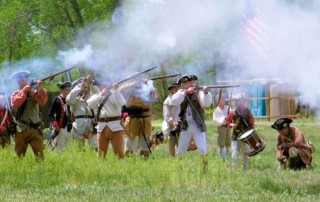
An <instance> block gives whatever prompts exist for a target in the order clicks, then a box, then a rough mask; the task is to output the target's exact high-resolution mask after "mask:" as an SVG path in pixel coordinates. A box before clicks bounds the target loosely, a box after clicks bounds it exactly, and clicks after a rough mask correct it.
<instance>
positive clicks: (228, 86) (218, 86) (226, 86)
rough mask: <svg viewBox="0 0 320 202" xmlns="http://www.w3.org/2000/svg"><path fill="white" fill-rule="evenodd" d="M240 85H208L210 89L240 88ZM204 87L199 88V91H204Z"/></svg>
mask: <svg viewBox="0 0 320 202" xmlns="http://www.w3.org/2000/svg"><path fill="white" fill-rule="evenodd" d="M239 86H240V84H233V85H207V86H206V87H208V88H235V87H239ZM203 87H204V86H197V87H196V88H198V89H203Z"/></svg>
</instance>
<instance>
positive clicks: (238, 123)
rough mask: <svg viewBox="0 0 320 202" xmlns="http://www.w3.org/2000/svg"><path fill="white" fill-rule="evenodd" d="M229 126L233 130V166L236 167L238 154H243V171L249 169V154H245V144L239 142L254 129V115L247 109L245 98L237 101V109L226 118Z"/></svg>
mask: <svg viewBox="0 0 320 202" xmlns="http://www.w3.org/2000/svg"><path fill="white" fill-rule="evenodd" d="M226 122H227V125H228V126H229V127H231V128H233V132H232V165H236V160H237V153H238V152H241V155H242V163H243V169H247V168H248V164H249V162H248V154H246V153H245V152H244V148H243V144H242V143H241V142H240V141H239V140H238V138H239V137H240V135H241V134H242V133H244V132H245V131H247V130H248V129H250V128H253V127H254V118H253V115H252V113H251V111H250V109H248V108H247V107H246V101H245V99H244V98H240V99H237V100H236V108H235V109H234V110H232V111H231V112H230V113H229V115H228V116H227V117H226Z"/></svg>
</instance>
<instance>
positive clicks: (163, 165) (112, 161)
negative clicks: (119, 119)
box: [0, 120, 320, 201]
mask: <svg viewBox="0 0 320 202" xmlns="http://www.w3.org/2000/svg"><path fill="white" fill-rule="evenodd" d="M310 123H312V124H310ZM314 123H315V121H312V120H295V122H294V124H295V125H297V126H298V127H299V128H300V129H301V130H302V131H303V133H304V134H305V136H306V138H307V139H308V140H311V141H312V142H314V143H317V142H319V140H320V137H319V136H318V131H319V129H318V127H319V126H317V125H315V124H314ZM271 124H272V122H268V121H265V120H260V121H257V126H256V129H257V131H258V133H260V134H261V136H262V138H263V140H264V141H265V142H266V144H267V146H266V148H265V150H264V151H262V152H261V153H259V154H258V155H256V156H254V157H250V158H249V160H250V168H249V169H248V170H243V169H242V168H241V158H239V159H238V165H237V166H236V167H232V166H231V162H230V160H226V161H223V160H222V159H219V158H218V156H217V146H216V136H217V134H216V127H215V126H213V125H212V123H211V122H210V121H208V132H207V137H208V159H209V169H208V172H207V173H203V172H202V163H201V158H200V156H199V154H198V153H197V152H188V153H187V154H186V155H185V156H184V157H183V158H182V159H171V158H169V157H168V155H167V148H168V145H167V144H161V145H158V146H157V147H156V148H155V150H153V154H152V156H151V157H150V158H149V159H147V160H145V159H143V158H140V157H138V156H133V157H130V158H126V159H125V161H120V160H118V159H117V158H116V157H115V156H114V155H113V151H112V149H111V150H110V149H109V151H108V155H107V159H106V160H102V159H98V158H97V155H96V152H95V151H93V150H91V149H89V148H86V150H85V151H81V150H79V149H78V148H77V146H76V144H75V143H72V144H71V145H70V146H69V147H68V148H66V149H65V150H63V151H62V152H57V151H55V152H51V151H50V150H48V149H46V151H45V160H44V162H42V163H37V162H36V161H35V159H34V157H33V154H32V151H31V148H30V147H29V148H28V152H27V155H26V156H25V157H24V158H22V159H15V158H14V157H13V146H11V147H10V148H7V149H5V150H1V151H0V159H1V161H0V176H1V177H0V187H1V189H0V201H48V200H50V201H222V200H224V201H288V200H290V201H317V200H319V193H320V176H319V166H318V158H319V155H318V152H317V151H316V153H314V154H313V166H312V168H309V169H307V170H303V171H296V172H294V171H290V170H286V171H276V168H277V166H278V163H277V160H276V156H275V155H276V149H275V145H276V134H275V132H276V131H274V130H272V129H271V128H270V125H271ZM154 125H155V131H156V130H157V129H159V127H160V125H161V121H156V122H155V124H154ZM316 147H317V144H316ZM316 149H317V148H316Z"/></svg>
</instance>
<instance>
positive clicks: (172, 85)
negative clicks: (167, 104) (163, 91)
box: [167, 83, 180, 90]
mask: <svg viewBox="0 0 320 202" xmlns="http://www.w3.org/2000/svg"><path fill="white" fill-rule="evenodd" d="M174 87H180V84H178V83H172V84H171V85H170V86H168V88H167V90H171V89H172V88H174Z"/></svg>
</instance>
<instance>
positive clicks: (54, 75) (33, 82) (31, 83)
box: [29, 67, 76, 86]
mask: <svg viewBox="0 0 320 202" xmlns="http://www.w3.org/2000/svg"><path fill="white" fill-rule="evenodd" d="M74 68H76V67H71V68H68V69H65V70H62V71H60V72H57V73H55V74H51V75H50V76H47V77H44V78H42V79H39V80H40V81H45V80H52V79H54V77H56V76H57V75H59V74H62V73H64V72H67V71H70V70H72V69H74ZM36 84H37V81H34V80H32V81H31V82H30V84H29V86H34V85H36Z"/></svg>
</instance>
